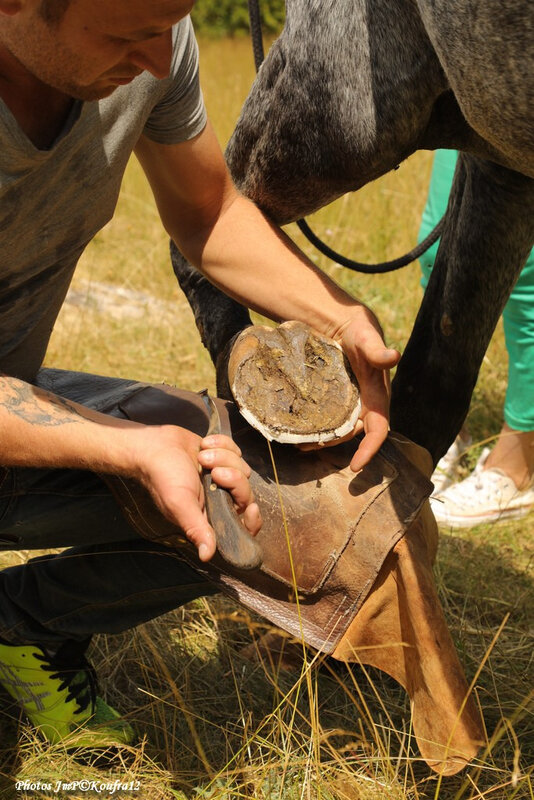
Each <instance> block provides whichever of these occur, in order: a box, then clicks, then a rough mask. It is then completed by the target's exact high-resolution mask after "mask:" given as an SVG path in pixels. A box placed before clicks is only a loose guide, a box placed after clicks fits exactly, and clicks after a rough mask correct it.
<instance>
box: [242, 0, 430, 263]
mask: <svg viewBox="0 0 534 800" xmlns="http://www.w3.org/2000/svg"><path fill="white" fill-rule="evenodd" d="M247 3H248V14H249V18H250V33H251V36H252V51H253V53H254V64H255V66H256V72H258V70H259V68H260V67H261V65H262V63H263V60H264V58H265V51H264V49H263V36H262V31H261V16H260V6H259V0H247ZM444 223H445V216H443V217H442V218H441V219H440V221H439V222H438V224H437V225H436V227H435V228H434V229H433V230H432V231H431V232H430V233H429V234H428V236H427V237H426V238H425V239H423V241H422V242H420V243H419V244H418V245H416V246H415V247H414V248H413V249H412V250H410V251H409V253H406V255H404V256H400V257H399V258H394V259H393V260H392V261H383V262H381V263H380V264H362V263H361V262H359V261H354V260H353V259H352V258H347V257H346V256H342V255H341V254H340V253H337V252H336V251H335V250H333V249H332V248H331V247H329V246H328V245H327V244H325V243H324V242H323V241H322V240H321V239H319V237H318V236H317V235H316V234H315V233H314V232H313V231H312V229H311V228H310V226H309V225H308V223H307V222H306V220H305V219H298V220H297V225H298V227H299V228H300V230H301V231H302V233H303V234H304V236H305V237H306V238H307V240H308V241H309V242H310V243H311V244H312V245H313V246H314V247H315V248H316V249H317V250H319V252H320V253H322V254H323V255H324V256H326V257H327V258H329V259H330V260H331V261H334V262H335V263H336V264H339V266H341V267H346V269H352V270H354V271H355V272H364V273H366V274H367V275H378V274H382V273H384V272H394V270H396V269H401V268H402V267H405V266H407V265H408V264H411V263H412V261H415V260H416V259H417V258H419V257H420V256H422V255H423V253H426V251H427V250H428V249H429V248H430V247H432V245H433V244H434V242H436V241H437V240H438V239H439V237H440V236H441V232H442V230H443V225H444Z"/></svg>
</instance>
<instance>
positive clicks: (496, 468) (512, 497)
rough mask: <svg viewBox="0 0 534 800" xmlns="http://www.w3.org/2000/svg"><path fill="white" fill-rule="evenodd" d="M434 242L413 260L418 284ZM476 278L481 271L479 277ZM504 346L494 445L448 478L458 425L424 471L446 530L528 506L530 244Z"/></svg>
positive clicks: (448, 153)
mask: <svg viewBox="0 0 534 800" xmlns="http://www.w3.org/2000/svg"><path fill="white" fill-rule="evenodd" d="M456 159H457V153H456V152H455V151H454V150H437V151H436V153H435V156H434V165H433V170H432V176H431V180H430V186H429V191H428V199H427V203H426V206H425V208H424V211H423V216H422V222H421V228H420V231H419V240H420V241H422V240H423V239H424V238H425V237H426V236H427V235H428V234H429V233H430V231H431V230H432V229H433V228H434V227H435V225H436V224H437V223H438V221H439V220H440V219H441V217H442V216H443V214H444V213H445V209H446V207H447V202H448V198H449V192H450V188H451V184H452V179H453V176H454V170H455V167H456ZM438 246H439V241H438V242H436V243H435V245H433V247H431V248H430V249H429V250H428V251H427V252H426V253H425V254H424V255H423V256H422V257H421V258H420V264H421V270H422V279H421V285H422V286H423V288H426V285H427V283H428V279H429V276H430V272H431V270H432V267H433V264H434V260H435V257H436V253H437V249H438ZM481 279H483V276H481ZM503 322H504V334H505V341H506V349H507V351H508V388H507V391H506V399H505V403H504V423H503V426H502V429H501V431H500V433H499V436H498V438H497V442H496V444H495V447H494V448H493V449H492V450H490V449H489V448H484V450H483V451H482V454H481V456H480V458H479V460H478V463H477V465H476V467H475V469H474V471H473V472H472V473H471V474H470V475H469V476H468V477H467V478H465V480H463V481H459V482H454V479H455V477H456V475H457V468H458V464H459V461H460V458H461V456H462V455H463V453H464V452H465V451H466V450H467V448H468V447H469V446H470V444H471V437H470V436H469V433H468V431H467V429H466V428H465V427H464V428H462V430H461V431H460V433H459V435H458V436H457V438H456V439H455V441H454V442H453V444H452V445H451V447H450V449H449V450H448V452H447V453H446V454H445V455H444V456H443V458H442V459H441V460H440V462H439V463H438V465H437V468H436V471H435V472H434V475H433V476H432V480H433V482H434V486H435V489H434V494H433V497H432V498H431V504H432V510H433V511H434V515H435V517H436V519H437V521H438V522H439V523H441V524H445V525H449V526H450V527H452V528H467V527H471V526H473V525H478V524H480V523H484V522H493V521H496V520H500V519H506V518H508V519H509V518H518V517H522V516H524V515H526V514H528V513H529V511H530V510H531V509H532V508H534V477H533V476H534V250H533V251H532V252H531V253H530V256H529V258H528V260H527V263H526V264H525V266H524V268H523V270H522V272H521V274H520V276H519V279H518V281H517V283H516V285H515V287H514V289H513V291H512V294H511V295H510V298H509V300H508V302H507V304H506V307H505V309H504V311H503Z"/></svg>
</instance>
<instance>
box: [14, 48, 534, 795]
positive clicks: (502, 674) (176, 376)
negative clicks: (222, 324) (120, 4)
mask: <svg viewBox="0 0 534 800" xmlns="http://www.w3.org/2000/svg"><path fill="white" fill-rule="evenodd" d="M202 55H203V63H204V70H203V71H204V86H205V92H206V97H207V102H208V106H209V109H210V112H211V116H212V118H213V119H214V122H215V125H216V128H217V129H218V130H219V133H220V137H221V139H222V140H223V141H224V140H225V139H226V138H227V136H228V135H229V133H230V131H231V129H232V126H233V123H234V120H235V117H236V115H237V113H238V109H239V106H240V103H241V101H242V99H243V97H244V95H245V93H246V89H247V86H248V84H249V83H250V80H251V78H252V72H253V68H252V59H251V55H250V53H249V51H248V45H247V43H246V42H243V41H237V42H217V43H211V42H210V43H206V44H205V45H204V46H203V48H202ZM221 64H224V65H225V72H226V74H223V71H222V70H221V68H220V65H221ZM429 169H430V157H429V155H428V154H418V155H417V156H416V157H414V158H413V159H410V161H409V162H407V163H406V164H403V165H402V166H401V169H400V170H399V171H397V172H395V173H392V174H391V175H388V176H386V177H385V178H383V179H381V180H380V181H379V182H377V183H376V184H375V185H373V186H372V187H367V188H366V189H364V190H363V191H362V192H360V193H359V194H358V195H357V196H354V197H353V196H348V197H345V198H343V199H342V200H340V201H338V202H337V203H336V204H334V205H333V206H332V207H330V208H329V209H325V210H323V211H322V212H320V213H319V214H317V215H316V217H315V219H314V220H313V223H314V226H315V228H316V229H317V231H318V232H319V233H320V234H324V235H325V237H326V238H327V239H328V240H329V241H330V242H332V243H333V244H334V246H335V247H336V248H338V249H340V250H342V251H343V252H345V253H350V254H353V255H354V256H355V257H357V258H359V259H361V260H381V259H383V258H390V257H393V256H395V255H398V254H400V253H401V252H404V251H405V250H406V249H408V248H409V247H411V246H412V245H413V243H414V240H415V235H416V231H417V227H418V223H419V218H420V213H421V209H422V206H423V204H424V199H425V190H426V185H427V181H428V174H429ZM291 233H292V234H294V236H295V238H296V239H297V241H299V243H300V244H303V242H302V238H301V236H300V234H299V233H298V232H295V231H291ZM303 246H304V249H305V250H306V251H307V252H309V253H310V255H311V256H312V257H313V258H314V259H315V260H316V261H317V263H318V264H319V265H320V266H322V267H323V268H324V269H326V270H327V271H328V272H329V273H330V274H332V275H333V276H334V277H335V278H336V279H337V280H339V281H340V282H342V283H343V285H345V286H346V287H347V288H348V289H349V290H350V291H352V292H353V293H354V294H357V295H358V296H359V297H361V298H362V299H363V300H365V302H367V303H369V304H370V305H371V306H372V307H373V308H374V309H375V310H376V311H377V313H378V315H379V317H380V319H381V321H382V323H383V325H384V328H385V331H386V335H387V338H388V340H389V341H390V342H392V343H394V344H395V345H396V346H399V347H401V348H402V347H403V345H404V343H405V341H406V339H407V336H408V333H409V330H410V327H411V324H412V322H413V318H414V315H415V313H416V309H417V305H418V302H419V299H420V289H419V287H418V268H417V266H412V267H409V268H408V269H406V270H403V271H402V272H400V273H395V274H393V275H388V276H380V277H373V278H370V277H369V278H368V277H364V276H360V275H353V274H349V273H346V272H344V271H343V270H341V269H339V268H337V267H336V266H333V265H331V264H328V263H326V261H325V259H323V258H322V257H317V256H316V255H315V254H313V253H312V252H311V249H310V248H309V247H308V246H307V245H306V244H303ZM99 283H105V284H112V285H120V286H124V287H126V288H127V289H129V290H132V291H135V292H141V293H144V295H149V296H150V297H152V298H156V299H157V300H159V301H160V302H163V303H164V304H166V305H165V306H164V312H162V306H156V307H155V309H154V307H153V306H149V307H148V310H147V316H145V317H143V318H141V319H140V318H137V317H132V316H126V317H124V316H122V318H120V315H119V316H118V317H111V316H110V315H109V314H103V313H101V312H100V311H99V310H98V308H95V307H94V303H93V301H92V300H91V291H90V289H89V290H88V286H89V287H91V286H93V287H95V286H97V285H98V284H99ZM75 285H76V286H77V287H78V288H79V289H80V291H81V292H82V293H85V294H86V295H88V296H89V301H88V302H87V304H85V305H78V306H70V307H66V308H65V310H64V312H63V313H62V315H61V318H60V320H59V323H58V326H57V329H56V331H55V333H54V336H53V339H52V342H51V345H50V349H49V354H48V362H49V363H50V364H55V365H57V366H62V367H65V368H76V369H83V370H87V371H93V372H101V373H104V374H120V375H123V376H132V377H138V378H140V379H143V380H154V381H161V380H165V381H167V382H171V383H177V384H179V385H182V386H184V387H188V388H192V389H200V388H202V387H204V386H209V387H210V388H213V371H212V368H211V365H210V363H209V359H208V358H207V356H206V355H205V353H204V352H203V350H202V348H201V346H200V345H199V342H198V336H197V334H196V331H195V329H194V326H193V322H192V316H191V314H190V312H189V310H188V307H187V305H186V303H185V300H184V298H183V297H182V296H181V294H180V292H179V290H178V288H177V287H176V284H175V281H174V279H173V277H172V273H171V270H170V266H169V260H168V255H167V240H166V236H165V235H164V234H163V232H162V230H161V227H160V225H159V222H158V219H157V216H156V212H155V210H154V207H153V204H152V201H151V199H150V196H149V192H148V189H147V186H146V183H145V181H144V179H143V177H142V175H141V173H140V170H139V167H138V165H137V164H136V163H135V162H133V163H132V164H131V165H130V167H129V169H128V172H127V175H126V179H125V182H124V187H123V192H122V195H121V199H120V204H119V208H118V212H117V214H116V216H115V219H114V220H113V222H111V223H110V225H109V226H108V227H107V228H106V229H105V230H104V231H103V232H102V233H101V234H100V235H99V236H98V237H97V239H96V240H95V242H94V243H93V244H92V245H91V247H90V248H89V249H88V251H87V253H86V255H85V256H84V258H83V260H82V263H81V264H80V268H79V271H78V274H77V277H76V282H75ZM98 296H99V295H98V293H96V294H95V297H97V298H98ZM147 322H148V324H147ZM505 383H506V358H505V351H504V345H503V341H502V334H501V333H500V332H499V333H498V334H497V336H496V337H495V340H494V342H493V343H492V346H491V348H490V350H489V352H488V355H487V358H486V363H485V364H484V366H483V370H482V375H481V379H480V382H479V386H478V387H477V390H476V393H475V397H474V401H473V405H472V409H471V413H470V425H471V429H472V432H473V433H474V435H475V438H477V439H479V440H482V439H483V438H485V437H488V436H491V435H495V434H496V433H497V431H498V430H499V428H500V424H501V409H502V402H503V399H504V390H505ZM531 530H532V516H531V517H530V519H527V520H525V521H523V522H521V523H510V524H506V525H498V526H497V525H496V526H486V527H480V528H478V529H475V530H473V531H466V532H465V533H461V534H458V535H455V536H452V535H448V534H447V533H446V532H444V533H443V535H442V538H441V547H440V554H439V560H438V564H437V580H438V583H439V587H440V593H441V598H442V602H443V605H444V607H445V611H446V615H447V619H448V622H449V625H450V627H451V630H452V633H453V636H454V638H455V641H456V643H457V646H458V649H459V652H460V654H461V658H462V661H463V663H464V665H465V668H466V672H467V674H468V675H469V676H470V677H471V676H473V675H474V674H475V672H476V670H477V667H478V665H479V664H480V663H481V662H482V660H483V659H484V657H485V656H486V654H487V653H488V650H489V649H490V646H491V643H492V641H493V638H494V635H495V632H496V631H497V630H498V628H499V626H500V625H501V624H502V623H503V621H505V625H504V628H503V630H502V632H501V634H500V636H499V638H498V640H497V642H496V644H495V646H494V647H493V649H492V650H491V653H490V655H489V658H488V660H487V662H486V665H485V667H484V669H483V671H482V673H481V675H480V679H479V681H478V684H477V696H478V699H479V702H480V705H481V708H482V710H483V713H484V718H485V721H486V726H487V736H488V749H487V751H486V752H485V753H483V754H482V756H481V758H480V760H479V761H478V762H476V763H475V764H473V765H472V766H470V767H469V769H468V770H466V771H465V772H464V773H463V774H462V775H460V776H457V777H455V778H449V779H446V780H443V781H439V780H438V778H437V777H436V776H435V775H434V774H431V773H429V771H428V769H427V768H426V767H425V765H424V764H422V763H421V761H420V760H419V758H418V754H417V751H416V749H415V748H414V747H413V744H412V742H411V739H410V730H409V708H408V704H407V701H406V697H405V695H404V693H403V692H402V691H401V690H400V689H399V688H398V686H397V685H396V684H394V683H393V682H392V681H390V680H389V679H387V678H386V677H385V676H383V675H382V674H380V673H378V672H369V673H364V672H363V671H362V670H360V669H358V668H353V669H348V668H347V667H345V666H342V665H340V664H336V663H334V662H332V661H331V660H330V659H324V658H319V659H317V658H316V657H315V656H314V654H312V653H307V654H306V659H305V660H304V662H303V664H302V666H301V667H297V668H296V669H295V670H294V671H293V672H291V671H283V670H281V669H280V667H279V664H278V663H277V662H276V661H275V660H274V661H268V660H267V661H255V662H249V661H246V660H245V659H244V658H243V656H242V654H241V649H242V647H243V646H245V645H247V644H249V643H250V642H251V640H252V641H254V640H256V639H257V637H259V636H260V635H261V634H262V633H264V632H265V631H266V630H268V626H267V624H266V623H265V622H264V621H262V620H260V619H258V618H255V617H252V616H251V615H250V614H248V613H247V612H245V611H243V610H242V609H240V608H238V607H236V606H235V605H233V604H232V603H230V601H228V600H224V599H221V598H215V599H211V600H209V601H208V600H201V601H197V602H195V603H192V604H190V605H189V606H187V607H185V608H182V609H178V610H176V611H175V612H173V613H171V614H168V615H166V616H165V617H163V618H161V619H158V620H156V621H153V622H151V623H149V624H147V625H145V626H142V627H140V628H139V629H137V630H135V631H131V632H128V633H126V634H124V635H121V636H115V637H108V638H106V637H97V638H96V640H95V643H94V645H93V651H92V660H93V662H94V663H95V665H96V666H97V669H98V673H99V676H100V680H101V684H102V688H103V690H104V692H105V695H106V697H107V699H108V701H109V702H111V703H112V704H114V705H115V706H116V707H117V708H118V709H120V710H121V712H123V713H125V714H126V715H127V716H128V717H129V719H130V720H131V721H132V723H133V724H134V725H135V727H136V729H137V730H138V731H139V733H140V735H141V736H142V737H143V741H142V744H141V746H140V747H139V748H137V749H135V750H134V751H131V752H126V751H125V752H124V754H123V756H124V762H123V763H122V764H121V763H119V764H118V765H116V766H115V767H114V768H113V769H111V770H104V771H102V770H96V769H95V768H90V767H82V766H80V765H77V764H76V763H75V762H73V761H72V759H70V758H69V757H68V756H67V755H66V754H65V753H64V752H62V751H61V749H60V748H53V749H52V750H50V749H46V748H44V747H43V746H42V745H41V744H40V743H39V742H38V741H37V740H36V739H35V737H34V736H32V734H31V732H30V731H29V730H28V729H24V728H23V734H22V736H23V740H22V744H21V745H20V746H18V747H17V745H16V743H17V737H18V735H19V734H18V733H17V725H16V722H14V721H13V720H12V719H10V717H9V713H8V711H7V710H6V706H5V705H0V772H1V773H2V774H3V776H4V782H3V786H2V788H3V792H2V796H5V797H15V796H18V797H24V796H26V794H25V793H24V792H18V793H17V792H15V789H14V780H15V779H19V780H22V779H25V778H28V779H32V780H37V779H40V780H42V781H43V780H46V779H47V778H49V779H50V780H51V781H52V782H53V781H54V780H57V779H59V778H61V779H63V780H75V779H79V778H88V779H93V780H98V781H102V780H105V781H108V780H113V779H115V778H118V779H120V781H121V782H123V783H125V782H129V781H130V780H133V781H138V782H139V787H140V788H139V791H137V792H130V793H125V794H124V796H129V797H142V798H146V799H147V800H148V799H149V798H150V800H152V799H154V800H172V798H174V799H175V800H177V799H178V798H181V799H183V798H197V797H198V798H200V797H202V798H213V799H215V798H217V799H218V800H223V798H224V800H226V799H228V800H230V798H231V799H232V800H234V798H250V797H253V798H258V799H259V800H305V799H306V800H307V799H311V798H313V800H316V798H317V799H318V798H321V799H322V800H357V799H359V800H400V799H401V798H409V799H410V800H412V798H413V800H416V799H417V798H425V799H426V798H428V799H429V800H430V798H434V799H436V798H442V800H471V799H472V800H475V798H476V799H477V800H480V799H481V798H484V800H486V798H487V800H492V799H493V798H494V799H495V800H505V799H506V800H512V798H518V799H519V798H524V799H525V800H526V798H533V797H534V789H533V780H534V778H533V769H534V724H533V708H532V694H530V696H529V692H530V693H531V692H532V686H533V683H534V681H533V674H534V669H533V629H534V622H533V616H532V608H533V606H534V602H533V601H534V597H533V582H532V581H533V579H532V569H531V566H532V536H531ZM23 557H24V554H12V555H8V556H4V561H3V563H4V564H5V563H8V562H9V563H17V561H18V560H20V559H21V558H23ZM52 796H54V797H61V796H63V795H62V794H61V793H57V794H53V795H52ZM64 796H65V797H66V796H68V797H70V798H78V797H80V798H81V797H84V796H87V795H86V794H79V793H77V792H70V793H66V794H65V795H64ZM100 796H110V795H107V794H101V795H100Z"/></svg>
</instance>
